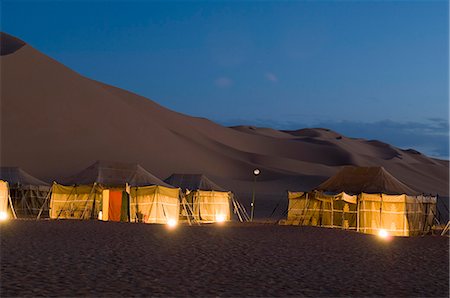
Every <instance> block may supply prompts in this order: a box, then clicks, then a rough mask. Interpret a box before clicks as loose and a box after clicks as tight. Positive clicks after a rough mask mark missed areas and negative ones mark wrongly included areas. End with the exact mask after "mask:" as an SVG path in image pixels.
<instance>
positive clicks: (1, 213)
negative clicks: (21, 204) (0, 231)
mask: <svg viewBox="0 0 450 298" xmlns="http://www.w3.org/2000/svg"><path fill="white" fill-rule="evenodd" d="M7 219H8V213H6V212H5V211H0V221H5V220H7Z"/></svg>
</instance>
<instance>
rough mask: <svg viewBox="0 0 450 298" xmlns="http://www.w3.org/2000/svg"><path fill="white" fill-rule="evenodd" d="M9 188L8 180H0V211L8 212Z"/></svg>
mask: <svg viewBox="0 0 450 298" xmlns="http://www.w3.org/2000/svg"><path fill="white" fill-rule="evenodd" d="M8 196H9V188H8V182H6V181H3V180H0V212H5V213H7V212H8V201H9V198H8Z"/></svg>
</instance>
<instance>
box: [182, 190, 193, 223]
mask: <svg viewBox="0 0 450 298" xmlns="http://www.w3.org/2000/svg"><path fill="white" fill-rule="evenodd" d="M181 205H183V208H184V212H186V218H187V220H188V223H189V225H190V226H191V225H192V223H191V219H190V218H189V212H188V211H187V208H186V199H185V198H184V197H183V198H182V199H181Z"/></svg>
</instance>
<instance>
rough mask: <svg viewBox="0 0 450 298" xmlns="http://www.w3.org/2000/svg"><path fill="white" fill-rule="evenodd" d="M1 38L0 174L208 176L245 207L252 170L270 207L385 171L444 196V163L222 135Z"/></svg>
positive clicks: (295, 139) (260, 131) (284, 137)
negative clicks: (328, 183) (375, 169)
mask: <svg viewBox="0 0 450 298" xmlns="http://www.w3.org/2000/svg"><path fill="white" fill-rule="evenodd" d="M1 39H2V52H1V53H2V56H1V58H0V59H1V60H0V63H1V65H2V67H1V83H2V88H1V94H0V95H1V123H0V124H1V159H0V162H1V165H2V166H19V167H22V168H23V169H25V170H26V171H28V172H30V173H31V174H33V175H35V176H37V177H39V178H41V179H44V180H47V181H52V180H57V181H58V180H60V179H61V177H66V176H70V175H73V174H74V173H76V172H79V171H80V170H82V169H84V168H85V167H87V166H88V165H90V164H92V163H93V162H95V161H96V160H100V159H101V160H115V161H123V162H133V163H139V164H141V165H142V166H143V167H144V168H145V169H146V170H148V171H149V172H151V173H153V174H154V175H156V176H158V177H159V178H161V179H164V178H166V177H167V176H169V175H170V174H172V173H204V174H206V175H207V176H210V177H213V178H214V179H217V181H220V183H221V185H222V186H224V187H226V188H230V189H231V190H233V191H235V192H236V193H237V194H238V195H239V196H240V197H241V198H242V199H243V200H244V201H245V200H248V199H249V193H250V192H251V189H252V180H253V176H252V170H253V169H254V168H259V169H261V170H262V174H261V175H260V177H258V184H259V185H258V189H260V190H261V191H262V190H263V191H264V193H263V194H260V196H261V197H263V198H264V199H265V200H266V199H267V200H272V201H274V200H277V199H278V198H279V197H280V196H284V195H285V191H286V190H287V189H292V188H295V189H297V190H298V189H299V188H303V190H307V189H311V188H313V187H315V186H317V185H319V184H320V183H321V182H322V181H324V180H325V179H326V178H328V177H329V176H331V175H333V174H334V173H336V172H337V171H338V170H339V168H340V167H341V166H344V165H359V166H383V167H385V168H386V169H387V170H388V171H389V172H391V173H392V174H393V175H394V176H395V177H396V178H397V179H399V180H400V181H402V182H403V183H405V184H407V185H408V186H410V187H412V188H414V189H416V190H418V191H420V192H426V193H432V194H436V193H438V194H440V195H443V196H448V189H449V183H448V181H449V179H448V178H449V176H448V170H449V163H448V161H442V160H437V159H433V158H430V157H427V156H425V155H422V154H420V153H418V152H416V151H414V150H401V149H399V148H396V147H394V146H391V145H388V144H384V143H382V142H379V141H368V140H363V139H353V138H348V137H346V136H343V135H341V134H339V133H337V132H333V131H330V130H327V129H323V128H318V129H300V130H297V131H277V130H274V129H270V128H257V127H245V126H238V127H233V128H228V127H223V126H220V125H218V124H216V123H214V122H211V121H209V120H207V119H203V118H195V117H190V116H187V115H183V114H180V113H177V112H174V111H171V110H168V109H166V108H164V107H162V106H160V105H158V104H157V103H155V102H153V101H151V100H149V99H147V98H144V97H141V96H139V95H136V94H133V93H131V92H128V91H125V90H122V89H119V88H117V87H113V86H109V85H106V84H103V83H100V82H97V81H94V80H91V79H88V78H85V77H83V76H81V75H79V74H78V73H76V72H74V71H72V70H70V69H69V68H67V67H65V66H64V65H62V64H60V63H58V62H57V61H55V60H53V59H51V58H50V57H48V56H46V55H44V54H42V53H40V52H39V51H37V50H36V49H34V48H33V47H32V46H30V45H28V44H25V43H24V42H22V41H20V40H17V39H15V38H13V37H11V36H8V35H6V34H2V35H1ZM137 79H138V78H137ZM272 205H273V204H272ZM265 212H266V211H265ZM257 214H258V210H257Z"/></svg>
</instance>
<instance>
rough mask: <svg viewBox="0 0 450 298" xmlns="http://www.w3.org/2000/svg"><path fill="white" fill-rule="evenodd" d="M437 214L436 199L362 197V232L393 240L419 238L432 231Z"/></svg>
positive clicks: (360, 210) (362, 195)
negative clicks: (385, 233) (384, 231)
mask: <svg viewBox="0 0 450 298" xmlns="http://www.w3.org/2000/svg"><path fill="white" fill-rule="evenodd" d="M435 213H436V198H435V197H426V196H422V195H421V196H408V195H405V194H402V195H386V194H366V193H362V194H361V195H360V206H359V219H360V220H359V230H360V231H361V232H363V233H367V234H377V233H378V232H379V231H380V230H381V229H383V230H386V231H387V232H388V233H389V234H390V235H392V236H416V235H420V234H422V233H426V232H428V231H429V228H430V227H431V225H432V224H433V218H434V214H435Z"/></svg>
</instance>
